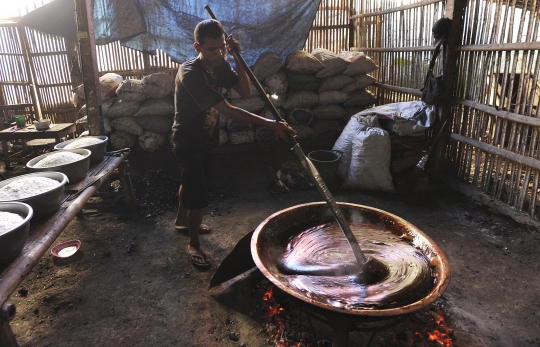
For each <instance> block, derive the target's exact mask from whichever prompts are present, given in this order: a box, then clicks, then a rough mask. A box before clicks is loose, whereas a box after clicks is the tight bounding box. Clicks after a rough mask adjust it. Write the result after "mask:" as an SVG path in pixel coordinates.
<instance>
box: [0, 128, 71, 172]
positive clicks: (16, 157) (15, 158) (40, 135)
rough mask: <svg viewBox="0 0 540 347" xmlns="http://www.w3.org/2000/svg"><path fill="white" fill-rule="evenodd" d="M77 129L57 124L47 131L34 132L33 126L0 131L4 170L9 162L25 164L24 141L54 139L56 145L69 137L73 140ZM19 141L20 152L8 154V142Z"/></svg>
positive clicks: (8, 165) (26, 152)
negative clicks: (20, 144)
mask: <svg viewBox="0 0 540 347" xmlns="http://www.w3.org/2000/svg"><path fill="white" fill-rule="evenodd" d="M76 130H77V127H76V126H75V123H59V124H51V127H50V128H49V129H47V130H42V131H41V130H36V127H35V126H33V125H29V126H26V127H24V128H17V127H11V128H7V129H4V130H2V131H0V141H1V142H2V149H3V151H4V163H5V164H6V168H9V167H10V163H11V162H22V163H26V162H27V161H28V159H27V158H24V156H25V155H27V154H28V147H27V145H26V141H28V140H36V139H54V140H55V141H56V143H59V142H61V141H62V138H64V137H66V136H68V135H70V136H71V138H72V139H73V138H75V131H76ZM16 140H20V141H21V142H22V146H23V150H22V152H17V153H11V154H10V153H9V147H8V141H16Z"/></svg>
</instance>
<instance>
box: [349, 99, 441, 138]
mask: <svg viewBox="0 0 540 347" xmlns="http://www.w3.org/2000/svg"><path fill="white" fill-rule="evenodd" d="M358 115H359V116H368V115H376V116H378V117H379V119H381V126H382V127H383V128H384V129H385V130H387V131H388V132H391V133H395V134H397V135H400V136H423V135H425V131H426V130H427V129H428V128H429V127H431V126H432V125H433V123H434V122H435V119H436V117H437V113H436V107H435V106H433V105H428V104H426V103H424V102H423V101H404V102H395V103H391V104H386V105H381V106H375V107H371V108H368V109H366V110H363V111H361V112H360V113H358ZM383 119H385V120H388V121H384V122H383Z"/></svg>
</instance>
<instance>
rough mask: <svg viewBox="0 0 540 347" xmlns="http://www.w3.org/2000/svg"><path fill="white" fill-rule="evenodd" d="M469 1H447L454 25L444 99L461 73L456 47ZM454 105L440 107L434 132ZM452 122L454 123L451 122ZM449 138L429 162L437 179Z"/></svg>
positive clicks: (459, 42) (430, 169)
mask: <svg viewBox="0 0 540 347" xmlns="http://www.w3.org/2000/svg"><path fill="white" fill-rule="evenodd" d="M467 3H468V1H466V0H449V1H448V2H447V3H446V17H447V18H450V19H452V25H451V27H450V32H449V33H448V39H447V43H448V46H447V52H446V61H445V66H444V92H443V93H444V96H445V97H444V99H445V100H450V99H451V98H452V94H453V91H454V89H455V86H456V76H457V75H458V73H459V69H458V66H457V61H458V60H459V53H460V52H459V51H458V50H457V49H456V48H457V47H459V46H461V38H462V35H463V16H464V15H465V9H466V7H467ZM451 112H452V106H445V107H439V112H438V117H439V122H438V125H437V127H435V129H434V133H435V134H436V133H438V132H439V129H440V128H439V127H440V126H441V125H442V124H443V123H444V120H445V119H446V118H447V117H451V116H452V114H451ZM450 124H452V123H451V122H450ZM447 144H448V139H447V138H445V137H443V138H441V140H440V141H439V143H438V145H437V147H436V148H435V150H434V155H433V158H432V159H433V160H432V161H431V163H429V164H428V165H429V168H428V173H429V176H430V178H431V179H437V176H438V173H440V172H441V171H442V169H443V168H442V163H444V159H445V158H444V154H445V149H446V145H447Z"/></svg>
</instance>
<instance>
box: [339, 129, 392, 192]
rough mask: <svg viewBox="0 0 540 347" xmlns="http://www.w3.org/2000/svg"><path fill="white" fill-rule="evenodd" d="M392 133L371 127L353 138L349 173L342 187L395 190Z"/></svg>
mask: <svg viewBox="0 0 540 347" xmlns="http://www.w3.org/2000/svg"><path fill="white" fill-rule="evenodd" d="M390 155H391V142H390V135H389V134H388V133H387V132H386V131H384V130H383V129H381V128H376V127H369V128H366V129H365V130H363V131H360V132H359V133H358V134H357V136H356V137H355V138H354V140H353V145H352V156H351V165H350V167H349V174H348V176H347V179H346V180H345V183H343V185H342V188H356V189H366V190H377V191H385V192H394V184H393V182H392V174H391V173H390V159H391V158H390Z"/></svg>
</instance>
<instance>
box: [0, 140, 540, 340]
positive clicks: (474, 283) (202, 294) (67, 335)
mask: <svg viewBox="0 0 540 347" xmlns="http://www.w3.org/2000/svg"><path fill="white" fill-rule="evenodd" d="M304 150H305V151H306V152H307V150H308V149H307V148H304ZM129 160H130V163H131V174H132V181H133V185H134V186H135V189H136V192H135V194H136V196H137V198H138V207H137V208H136V209H129V208H127V207H126V206H125V204H124V203H123V201H122V199H117V200H115V199H114V198H107V199H102V198H92V199H91V200H90V201H89V203H88V204H87V205H86V206H85V208H84V209H83V211H82V212H81V213H79V215H78V216H77V217H76V218H75V219H74V220H73V221H72V222H71V223H70V225H69V227H68V228H67V229H66V230H65V231H64V233H63V234H62V235H61V236H60V237H59V238H58V239H57V240H56V242H55V244H56V243H58V242H61V241H66V240H71V239H78V240H80V241H81V242H82V248H81V254H80V256H79V257H78V259H76V260H75V261H73V262H71V263H68V264H57V263H55V262H54V260H53V258H52V256H51V255H50V253H46V254H45V255H44V256H43V257H42V258H41V260H40V262H39V264H38V265H37V266H36V267H35V268H34V269H33V271H32V272H31V273H30V274H29V275H28V277H27V278H26V279H25V280H24V281H23V282H22V284H21V285H20V287H19V288H18V289H17V290H16V291H15V293H14V294H13V295H12V296H11V298H10V300H9V302H10V303H13V304H15V305H16V308H17V313H16V316H15V318H14V320H13V321H12V322H11V327H12V329H13V331H14V333H15V335H16V338H17V341H18V342H19V344H20V345H21V346H24V347H44V346H54V347H62V346H70V347H71V346H76V347H83V346H88V347H94V346H102V347H105V346H111V347H112V346H114V347H117V346H141V347H142V346H145V347H146V346H205V347H208V346H250V347H252V346H269V345H270V346H275V345H276V343H275V341H274V339H273V338H271V337H270V335H269V333H268V332H271V331H272V329H273V328H274V327H273V326H270V325H269V324H268V321H267V319H268V317H269V315H268V313H266V312H265V309H267V308H268V305H266V304H265V303H264V301H263V300H262V297H263V294H261V290H264V288H268V287H269V286H270V287H271V284H270V283H268V281H265V280H264V277H263V276H262V274H261V273H260V272H259V271H258V270H257V269H254V270H252V271H250V272H247V273H244V274H243V275H242V276H240V277H238V278H236V279H234V280H232V281H229V282H227V283H225V284H224V285H221V286H219V287H215V288H212V289H210V290H209V289H208V286H209V283H210V279H211V278H212V276H213V274H214V273H215V271H216V269H217V268H218V266H219V265H220V263H221V261H222V260H223V259H224V258H225V257H226V256H227V255H228V254H229V253H230V252H231V250H232V249H233V248H234V246H235V245H236V244H237V242H238V241H239V240H240V239H241V238H242V237H243V236H244V235H246V234H247V233H248V232H250V231H252V230H254V229H255V228H256V227H257V226H258V225H259V224H260V223H261V222H262V221H263V220H264V219H265V218H266V217H268V216H269V215H271V214H273V213H274V212H277V211H279V210H282V209H284V208H288V207H291V206H294V205H298V204H303V203H307V202H313V201H322V198H321V196H320V195H319V193H318V192H317V190H315V189H314V188H312V189H309V190H297V191H291V192H289V193H284V192H280V191H279V190H277V189H276V187H275V185H274V184H273V180H272V178H271V173H272V172H273V173H275V172H276V171H277V170H278V169H279V168H280V167H281V166H283V165H292V166H294V164H295V163H297V159H296V157H295V156H294V154H293V153H292V152H291V151H290V150H289V149H288V147H287V146H286V145H281V144H277V145H276V146H274V147H273V149H271V150H264V149H259V150H252V151H224V152H222V153H219V155H216V158H215V162H214V164H215V171H214V177H213V185H212V189H211V205H210V206H209V207H208V208H207V210H206V215H205V217H204V222H205V223H206V224H208V225H209V226H211V227H212V228H213V231H212V232H211V233H210V234H207V235H203V236H202V242H203V247H204V248H205V249H206V250H207V252H208V254H209V255H210V257H211V259H212V261H213V265H212V267H211V268H210V269H209V270H207V271H200V270H197V269H196V268H195V267H194V266H192V265H191V263H190V262H189V260H188V257H187V255H186V253H185V249H186V246H187V243H188V237H187V235H186V234H183V233H179V232H177V231H175V230H174V228H173V219H174V213H175V208H176V191H177V188H178V185H179V181H178V177H177V167H176V163H175V159H174V156H173V155H172V153H171V152H170V151H168V150H162V151H160V152H156V153H148V152H143V151H137V150H135V151H133V152H132V153H131V154H130V157H129ZM291 163H292V164H291ZM2 170H3V168H2ZM22 172H24V167H17V168H16V169H15V170H14V171H3V173H4V174H5V175H7V176H10V175H13V174H18V173H22ZM113 183H114V182H113ZM113 186H114V185H113ZM331 191H332V194H333V196H334V197H335V199H336V200H337V201H347V202H352V203H357V204H361V205H367V206H372V207H376V208H380V209H383V210H385V211H387V212H390V213H392V214H395V215H397V216H400V217H402V218H404V219H406V220H407V221H409V222H410V223H412V224H414V225H416V226H417V227H418V228H420V229H421V230H422V231H423V232H424V233H426V234H427V235H428V236H429V237H430V238H431V239H432V240H433V241H434V242H435V243H436V244H437V245H438V246H439V247H440V248H441V249H442V250H443V252H444V254H445V255H446V257H447V258H448V261H449V265H450V270H451V280H450V285H449V287H448V288H447V290H446V291H445V293H444V295H443V296H442V297H441V298H440V299H438V300H437V301H436V302H435V303H434V304H432V305H430V307H426V308H425V309H422V310H420V311H419V312H418V313H417V314H416V316H414V317H412V318H411V319H408V320H406V321H404V322H402V323H400V324H397V323H396V324H395V325H394V326H391V327H388V328H386V329H383V330H381V331H377V333H376V334H375V336H374V337H373V338H372V332H370V331H368V332H362V331H354V332H351V333H350V334H349V345H350V346H366V345H367V344H368V343H369V342H370V339H371V338H372V341H371V346H399V345H406V343H409V344H408V345H410V346H412V345H415V346H426V345H427V342H425V344H422V343H424V342H412V341H413V338H414V333H415V332H416V331H419V330H421V329H423V328H424V326H425V325H426V324H427V323H425V322H424V323H423V321H422V320H421V318H422V317H421V315H422V314H433V313H434V312H442V315H443V317H444V323H445V324H446V325H447V326H448V329H446V330H445V331H446V332H447V333H448V335H449V337H450V338H451V339H452V343H453V346H460V347H480V346H505V347H507V346H540V290H539V286H538V283H539V278H540V240H539V233H538V230H532V229H531V228H529V227H526V226H523V225H519V224H517V223H515V222H514V221H513V220H511V219H510V218H508V217H506V216H503V215H500V214H497V213H495V212H494V211H492V210H490V209H489V208H487V207H485V206H482V205H479V204H478V203H475V202H473V201H470V200H469V199H467V198H465V197H464V196H462V195H460V194H459V193H456V192H454V191H452V190H450V189H449V188H447V187H445V186H444V185H441V184H436V183H433V182H429V181H428V179H427V176H425V177H422V179H421V181H420V182H419V186H418V188H417V189H416V190H415V191H414V192H413V193H404V192H402V191H399V190H398V192H396V193H381V192H369V191H359V190H343V189H339V188H332V189H331ZM261 287H262V288H263V289H260V288H261ZM275 293H277V294H276V299H274V300H276V301H278V297H279V295H278V294H279V291H278V290H276V291H275ZM279 300H283V301H281V302H280V301H278V303H280V305H281V306H282V307H286V309H287V310H288V312H289V313H290V316H291V317H296V318H295V319H296V321H295V323H294V324H293V323H290V324H288V325H289V329H290V330H291V331H290V334H289V335H290V336H289V337H290V338H291V339H294V338H296V340H301V339H303V343H304V344H303V345H302V344H300V343H298V344H295V346H308V345H309V346H320V347H323V346H330V342H329V341H331V340H332V333H333V332H335V331H336V330H333V329H332V328H331V327H330V325H329V324H326V323H325V322H321V321H320V320H319V319H316V318H317V317H315V316H314V315H310V314H309V311H306V310H304V309H303V306H302V305H298V304H297V303H295V302H290V301H287V300H288V299H287V298H286V297H283V296H281V297H280V298H279ZM319 318H320V317H319ZM290 319H293V318H290ZM368 323H369V322H368ZM293 328H294V329H293ZM452 329H453V330H452ZM293 330H294V331H293ZM367 330H370V329H367ZM438 330H439V331H440V330H441V329H438ZM295 334H296V335H295ZM295 336H296V337H295ZM415 343H416V344H415ZM432 345H436V346H442V345H443V344H432ZM447 346H452V344H451V343H450V342H447Z"/></svg>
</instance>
